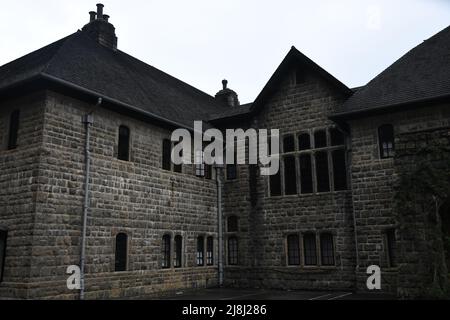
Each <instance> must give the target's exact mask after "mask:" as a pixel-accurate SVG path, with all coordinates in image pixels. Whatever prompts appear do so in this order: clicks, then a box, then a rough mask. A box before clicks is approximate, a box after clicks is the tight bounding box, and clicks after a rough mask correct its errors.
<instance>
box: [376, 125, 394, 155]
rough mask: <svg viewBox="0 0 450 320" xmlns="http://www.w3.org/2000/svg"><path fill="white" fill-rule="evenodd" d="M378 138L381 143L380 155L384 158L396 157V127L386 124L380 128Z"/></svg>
mask: <svg viewBox="0 0 450 320" xmlns="http://www.w3.org/2000/svg"><path fill="white" fill-rule="evenodd" d="M378 140H379V144H380V157H381V158H382V159H386V158H392V157H394V155H395V145H394V127H393V126H392V125H390V124H386V125H383V126H381V127H380V128H378Z"/></svg>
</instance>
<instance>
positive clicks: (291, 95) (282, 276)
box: [225, 73, 355, 289]
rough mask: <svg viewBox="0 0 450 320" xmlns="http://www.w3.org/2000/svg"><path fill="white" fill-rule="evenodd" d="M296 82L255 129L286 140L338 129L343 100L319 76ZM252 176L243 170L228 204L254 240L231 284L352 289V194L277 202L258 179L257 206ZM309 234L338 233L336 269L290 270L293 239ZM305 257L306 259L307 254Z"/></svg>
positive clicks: (283, 88) (283, 87)
mask: <svg viewBox="0 0 450 320" xmlns="http://www.w3.org/2000/svg"><path fill="white" fill-rule="evenodd" d="M293 82H294V81H293V74H292V75H290V76H288V77H286V78H285V79H284V80H283V81H282V83H280V85H279V87H278V88H277V90H276V91H275V93H274V94H273V95H272V97H271V98H270V99H269V101H268V102H267V103H266V105H265V106H263V108H262V109H261V110H262V111H261V112H260V113H259V115H258V116H257V117H256V119H254V123H252V126H255V127H257V128H263V129H264V128H265V129H280V135H281V136H284V135H285V134H294V135H295V136H297V134H298V133H300V132H303V131H309V132H311V133H312V132H313V131H314V130H315V129H325V128H329V127H331V126H333V125H334V124H333V123H332V122H331V121H330V120H329V119H328V115H329V114H330V113H331V111H332V109H333V107H334V106H335V105H336V104H338V103H342V101H343V99H344V97H343V96H342V94H341V93H339V92H337V91H336V90H335V89H333V87H332V85H331V84H329V83H327V82H326V81H325V80H323V78H321V77H319V76H318V75H316V74H315V73H308V74H307V75H306V76H305V82H304V83H301V84H294V83H293ZM281 170H282V169H281ZM248 172H249V169H248V168H243V167H241V168H240V171H239V179H238V181H235V182H233V183H234V185H233V186H238V188H239V192H238V191H236V190H235V191H234V192H232V193H229V194H228V195H227V199H226V202H225V207H226V211H227V212H228V213H229V214H231V213H235V214H237V215H239V217H240V218H241V219H240V221H243V224H242V226H241V228H242V229H241V232H248V233H249V235H250V236H249V237H248V239H249V241H244V242H243V243H242V244H241V243H240V251H241V254H242V255H246V257H244V258H243V259H242V260H241V263H240V264H239V266H227V267H226V272H225V280H226V283H227V284H228V285H233V286H239V287H265V288H278V289H318V288H320V289H344V288H345V289H349V288H352V287H353V286H354V266H355V260H354V240H353V239H354V236H353V221H352V202H351V192H350V191H338V192H326V193H315V194H311V195H299V194H297V195H289V196H273V197H271V196H269V190H268V189H269V187H268V186H269V179H268V177H263V176H258V178H257V187H256V190H257V194H256V203H255V205H252V204H251V201H250V199H251V196H250V188H249V174H248ZM298 182H299V181H298ZM307 232H314V233H316V234H317V235H319V234H320V233H322V232H330V233H332V235H333V237H334V242H335V243H334V245H335V260H336V264H335V266H333V267H325V266H315V267H309V266H308V267H305V266H288V265H287V253H286V247H287V246H286V238H287V235H288V234H291V233H296V234H299V235H303V234H304V233H307ZM244 237H245V236H244ZM300 251H301V253H300V254H301V255H302V254H303V249H302V248H301V250H300ZM319 255H320V254H319Z"/></svg>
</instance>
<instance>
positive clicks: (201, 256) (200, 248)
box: [197, 237, 205, 266]
mask: <svg viewBox="0 0 450 320" xmlns="http://www.w3.org/2000/svg"><path fill="white" fill-rule="evenodd" d="M204 265H205V240H204V238H203V237H198V238H197V266H204Z"/></svg>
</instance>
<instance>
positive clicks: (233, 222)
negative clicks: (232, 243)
mask: <svg viewBox="0 0 450 320" xmlns="http://www.w3.org/2000/svg"><path fill="white" fill-rule="evenodd" d="M227 231H228V232H238V231H239V222H238V217H236V216H230V217H228V219H227Z"/></svg>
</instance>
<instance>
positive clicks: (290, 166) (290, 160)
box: [284, 156, 297, 195]
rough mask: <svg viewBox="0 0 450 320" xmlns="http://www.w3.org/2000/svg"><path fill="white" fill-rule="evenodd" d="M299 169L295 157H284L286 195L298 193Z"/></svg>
mask: <svg viewBox="0 0 450 320" xmlns="http://www.w3.org/2000/svg"><path fill="white" fill-rule="evenodd" d="M296 171H297V169H296V164H295V157H294V156H289V157H285V158H284V192H285V194H286V195H292V194H297V172H296Z"/></svg>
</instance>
